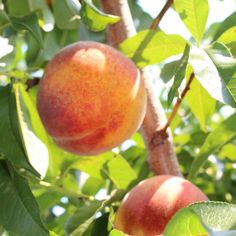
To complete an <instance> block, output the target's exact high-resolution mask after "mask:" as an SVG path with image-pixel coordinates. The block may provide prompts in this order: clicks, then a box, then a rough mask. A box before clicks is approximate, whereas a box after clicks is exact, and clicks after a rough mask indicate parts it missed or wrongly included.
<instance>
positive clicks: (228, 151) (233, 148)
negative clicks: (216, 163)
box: [219, 143, 236, 162]
mask: <svg viewBox="0 0 236 236" xmlns="http://www.w3.org/2000/svg"><path fill="white" fill-rule="evenodd" d="M235 153H236V145H234V144H232V143H229V144H227V145H225V146H224V147H223V148H222V149H221V151H220V153H219V155H220V156H221V157H227V158H229V159H230V160H231V161H233V162H235V161H236V155H235Z"/></svg>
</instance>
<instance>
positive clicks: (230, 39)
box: [217, 26, 236, 56]
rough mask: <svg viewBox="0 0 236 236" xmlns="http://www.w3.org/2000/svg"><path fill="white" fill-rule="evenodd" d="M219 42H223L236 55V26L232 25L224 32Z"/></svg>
mask: <svg viewBox="0 0 236 236" xmlns="http://www.w3.org/2000/svg"><path fill="white" fill-rule="evenodd" d="M217 41H218V42H220V43H223V44H225V45H226V46H227V48H229V50H230V52H231V53H232V54H233V55H234V56H236V27H235V26H234V27H232V28H230V29H228V30H227V31H226V32H224V33H223V34H222V35H221V36H220V37H219V38H218V39H217Z"/></svg>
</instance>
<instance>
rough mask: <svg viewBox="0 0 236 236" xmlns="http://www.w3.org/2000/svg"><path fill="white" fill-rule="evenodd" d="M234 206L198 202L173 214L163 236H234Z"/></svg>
mask: <svg viewBox="0 0 236 236" xmlns="http://www.w3.org/2000/svg"><path fill="white" fill-rule="evenodd" d="M235 233H236V205H232V204H228V203H223V202H210V201H209V202H200V203H195V204H192V205H190V206H189V207H187V208H184V209H182V210H180V211H178V212H177V214H175V216H174V217H173V218H172V219H171V220H170V222H169V223H168V225H167V227H166V229H165V231H164V234H163V236H172V235H175V236H183V235H185V236H196V235H199V236H208V235H211V236H234V235H235Z"/></svg>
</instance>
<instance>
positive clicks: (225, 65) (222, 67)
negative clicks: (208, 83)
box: [206, 43, 236, 107]
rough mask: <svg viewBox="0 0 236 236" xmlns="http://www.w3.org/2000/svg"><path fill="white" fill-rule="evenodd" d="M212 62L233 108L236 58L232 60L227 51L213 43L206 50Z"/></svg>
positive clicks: (235, 87) (235, 99) (235, 93)
mask: <svg viewBox="0 0 236 236" xmlns="http://www.w3.org/2000/svg"><path fill="white" fill-rule="evenodd" d="M206 51H207V53H208V55H209V56H210V58H211V59H212V61H213V62H214V64H215V66H216V68H217V70H218V72H219V75H220V76H221V78H222V79H223V82H224V84H225V86H226V89H227V90H228V92H229V93H230V95H231V96H232V99H233V107H235V106H236V58H233V57H232V56H231V54H230V52H229V51H228V49H227V48H226V47H225V46H224V45H223V44H221V43H215V44H213V45H212V47H210V48H208V49H207V50H206Z"/></svg>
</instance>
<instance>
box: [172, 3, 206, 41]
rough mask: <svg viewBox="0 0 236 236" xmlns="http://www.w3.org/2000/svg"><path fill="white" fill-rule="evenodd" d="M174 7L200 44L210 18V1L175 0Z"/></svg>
mask: <svg viewBox="0 0 236 236" xmlns="http://www.w3.org/2000/svg"><path fill="white" fill-rule="evenodd" d="M174 6H175V9H176V11H177V12H178V13H179V16H180V18H181V19H182V21H183V22H184V24H185V25H186V26H187V28H188V29H189V31H190V32H191V33H192V35H193V37H194V38H195V39H196V41H197V42H198V43H199V42H200V41H201V38H202V35H203V33H204V31H205V26H206V21H207V17H208V12H209V6H208V0H175V1H174Z"/></svg>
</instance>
